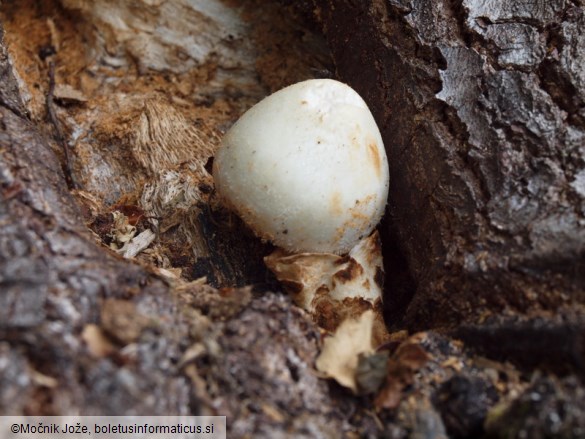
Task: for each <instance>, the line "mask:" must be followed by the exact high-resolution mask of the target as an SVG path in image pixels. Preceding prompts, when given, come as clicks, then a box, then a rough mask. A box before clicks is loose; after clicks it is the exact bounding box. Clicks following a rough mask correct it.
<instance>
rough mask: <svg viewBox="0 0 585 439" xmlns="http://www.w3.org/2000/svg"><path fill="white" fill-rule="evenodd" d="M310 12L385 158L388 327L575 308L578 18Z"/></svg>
mask: <svg viewBox="0 0 585 439" xmlns="http://www.w3.org/2000/svg"><path fill="white" fill-rule="evenodd" d="M315 4H316V5H317V6H318V16H319V18H320V19H321V21H322V24H323V29H324V33H325V35H326V37H327V39H328V41H329V43H330V46H331V48H332V51H333V56H334V59H335V62H336V67H337V72H338V74H339V75H340V77H341V78H342V79H343V80H345V81H347V82H348V83H349V84H351V85H352V86H354V87H355V88H356V89H357V90H358V91H359V92H360V93H361V94H362V95H363V96H364V97H365V98H366V101H368V103H369V104H370V105H371V107H372V109H373V112H374V114H375V117H376V119H377V121H378V123H379V125H380V127H381V129H382V132H383V137H384V141H385V144H386V148H387V150H388V156H389V160H390V176H391V178H390V179H391V187H390V196H389V207H388V215H387V218H386V223H385V225H384V226H383V230H384V231H385V232H386V235H385V238H384V239H385V244H387V247H386V249H387V251H388V252H389V253H390V257H389V258H387V267H386V268H387V273H388V280H387V282H388V291H387V300H386V303H387V306H388V313H389V321H390V324H394V325H398V326H400V325H401V324H405V325H406V326H407V327H409V328H413V329H414V328H425V327H426V328H429V327H439V326H447V327H453V326H456V325H457V324H459V323H460V322H462V321H468V322H471V321H477V320H478V319H480V318H485V316H486V315H489V314H493V313H501V312H508V311H519V312H522V313H526V312H529V311H534V310H535V309H540V308H545V309H557V308H559V307H561V306H563V305H568V304H571V305H573V304H582V303H583V301H584V299H585V295H584V292H585V288H584V280H585V278H584V273H585V270H584V266H583V260H584V249H585V247H584V245H585V227H584V221H585V219H584V213H585V210H584V209H585V207H584V206H585V203H584V201H585V192H584V186H583V183H584V181H585V180H583V179H584V177H585V168H584V166H585V165H584V163H585V149H584V148H585V146H584V145H585V123H584V119H583V108H584V106H583V105H584V103H585V92H584V90H585V83H584V82H583V77H584V76H583V75H584V72H585V60H584V58H583V53H584V52H583V50H582V49H583V47H584V44H585V33H584V31H583V29H584V26H583V23H584V20H585V10H584V8H583V6H582V5H581V4H580V3H579V2H564V1H560V0H559V1H555V2H543V1H538V2H528V3H523V2H504V1H502V2H500V1H495V2H488V1H481V0H478V1H474V0H466V1H463V2H451V1H442V2H432V1H426V0H421V1H414V2H400V1H389V2H384V1H365V2H353V1H341V2H337V1H336V2H331V1H319V0H317V1H316V2H315ZM349 28H351V29H353V30H352V32H349V33H348V32H347V29H349ZM389 243H390V246H388V244H389ZM391 247H394V248H393V249H391ZM405 266H406V270H407V274H405V273H404V267H405Z"/></svg>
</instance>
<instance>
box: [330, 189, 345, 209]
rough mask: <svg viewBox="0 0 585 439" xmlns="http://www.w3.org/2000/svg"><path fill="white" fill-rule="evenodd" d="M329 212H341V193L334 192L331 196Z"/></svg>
mask: <svg viewBox="0 0 585 439" xmlns="http://www.w3.org/2000/svg"><path fill="white" fill-rule="evenodd" d="M330 206H331V212H332V213H333V214H334V215H341V214H342V213H343V209H342V206H341V194H340V193H339V192H334V193H333V195H332V196H331V203H330Z"/></svg>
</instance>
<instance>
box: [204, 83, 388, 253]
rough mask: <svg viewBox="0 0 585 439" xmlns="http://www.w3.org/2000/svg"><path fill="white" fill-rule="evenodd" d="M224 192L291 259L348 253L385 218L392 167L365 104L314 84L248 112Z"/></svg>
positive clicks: (230, 155)
mask: <svg viewBox="0 0 585 439" xmlns="http://www.w3.org/2000/svg"><path fill="white" fill-rule="evenodd" d="M213 177H214V181H215V185H216V189H217V191H218V193H219V194H220V196H221V197H222V198H223V200H224V201H225V202H226V204H227V205H228V206H229V207H230V208H231V209H233V210H234V211H235V212H236V213H237V214H238V215H239V216H240V217H241V218H242V219H243V220H244V222H246V223H247V224H248V225H249V226H250V227H251V228H252V229H253V230H254V231H255V233H256V234H257V235H259V236H260V237H261V238H264V239H267V240H270V241H272V243H274V244H275V245H276V246H279V247H281V248H283V249H285V250H287V251H289V252H293V253H299V252H318V253H337V254H343V253H346V252H348V251H349V250H350V249H351V248H352V247H353V246H354V245H355V244H356V243H357V242H358V241H359V240H360V239H362V238H364V237H366V236H368V235H369V234H370V233H371V231H372V230H373V229H374V227H375V226H376V225H377V223H378V222H379V221H380V218H381V217H382V215H383V213H384V207H385V205H386V198H387V196H388V184H389V173H388V161H387V159H386V153H385V150H384V145H383V143H382V136H381V135H380V131H379V130H378V127H377V126H376V122H375V121H374V117H373V116H372V113H371V112H370V110H369V109H368V107H367V105H366V103H365V102H364V100H363V99H362V98H361V97H360V96H359V95H358V94H357V92H355V91H354V90H353V89H352V88H350V87H349V86H347V85H345V84H343V83H341V82H339V81H334V80H331V79H313V80H309V81H304V82H300V83H297V84H294V85H291V86H289V87H286V88H284V89H282V90H280V91H277V92H276V93H274V94H272V95H270V96H268V97H267V98H265V99H263V100H262V101H260V102H259V103H258V104H256V105H254V106H253V107H252V108H250V109H249V110H248V111H247V112H246V113H244V114H243V115H242V117H241V118H240V119H239V120H238V121H237V122H236V123H235V124H234V125H233V126H232V128H231V129H230V130H229V131H228V132H227V133H226V135H225V136H224V138H223V141H222V145H221V147H220V149H219V150H218V152H217V154H216V157H215V160H214V165H213Z"/></svg>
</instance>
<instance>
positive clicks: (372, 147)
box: [368, 141, 382, 177]
mask: <svg viewBox="0 0 585 439" xmlns="http://www.w3.org/2000/svg"><path fill="white" fill-rule="evenodd" d="M368 156H369V157H370V160H371V161H372V164H373V165H374V169H375V170H376V175H377V176H378V177H380V175H381V174H382V160H381V159H380V154H379V153H378V146H377V145H376V142H373V141H372V142H368Z"/></svg>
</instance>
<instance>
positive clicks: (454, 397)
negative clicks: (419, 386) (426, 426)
mask: <svg viewBox="0 0 585 439" xmlns="http://www.w3.org/2000/svg"><path fill="white" fill-rule="evenodd" d="M497 400H498V394H497V391H496V389H495V388H494V387H493V386H491V385H490V384H489V383H486V382H485V381H484V380H482V379H480V378H477V377H467V376H463V375H457V376H454V377H453V378H451V379H449V380H448V381H446V382H444V383H443V384H442V385H441V387H440V388H439V390H438V391H437V393H436V394H435V395H434V400H433V403H434V405H435V407H436V408H437V409H438V410H439V412H440V413H441V417H442V418H443V423H444V424H445V427H446V428H447V432H448V433H449V436H450V437H453V438H464V437H480V435H481V434H482V433H483V423H484V420H485V417H486V415H487V412H488V409H489V408H490V407H492V406H493V405H494V404H495V403H496V402H497Z"/></svg>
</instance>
